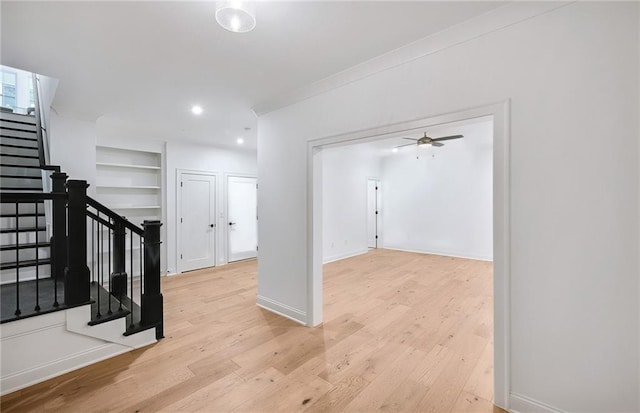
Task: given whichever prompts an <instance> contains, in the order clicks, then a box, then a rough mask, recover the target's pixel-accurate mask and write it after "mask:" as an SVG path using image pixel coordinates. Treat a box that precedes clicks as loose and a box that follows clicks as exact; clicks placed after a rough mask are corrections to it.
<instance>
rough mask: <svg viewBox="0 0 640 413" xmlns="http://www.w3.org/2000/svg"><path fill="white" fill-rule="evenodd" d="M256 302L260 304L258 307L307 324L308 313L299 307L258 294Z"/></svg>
mask: <svg viewBox="0 0 640 413" xmlns="http://www.w3.org/2000/svg"><path fill="white" fill-rule="evenodd" d="M256 304H257V305H258V307H261V308H264V309H265V310H268V311H271V312H272V313H276V314H278V315H281V316H282V317H286V318H288V319H289V320H292V321H295V322H296V323H300V324H302V325H306V324H307V313H305V312H304V311H300V310H298V309H297V308H293V307H290V306H288V305H286V304H282V303H281V302H278V301H276V300H272V299H270V298H267V297H263V296H261V295H258V299H257V302H256Z"/></svg>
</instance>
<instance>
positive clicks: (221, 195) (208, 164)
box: [166, 141, 262, 274]
mask: <svg viewBox="0 0 640 413" xmlns="http://www.w3.org/2000/svg"><path fill="white" fill-rule="evenodd" d="M166 151H167V225H166V226H167V250H168V251H167V272H168V273H169V274H172V273H175V272H177V255H176V248H177V241H176V237H177V233H176V213H177V194H176V176H177V171H178V170H179V169H182V170H188V171H208V172H214V173H216V175H217V176H216V192H217V193H216V203H217V206H216V211H217V214H218V222H217V225H216V227H217V231H216V250H217V251H216V262H217V265H221V264H225V263H226V262H227V248H226V246H227V225H226V224H227V214H226V210H227V205H226V176H225V174H233V173H238V174H242V175H253V176H257V159H256V153H255V151H250V150H230V149H220V148H215V147H211V146H205V145H198V144H191V143H185V142H173V141H170V142H167V150H166ZM260 253H262V251H260Z"/></svg>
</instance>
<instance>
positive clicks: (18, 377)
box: [0, 343, 132, 396]
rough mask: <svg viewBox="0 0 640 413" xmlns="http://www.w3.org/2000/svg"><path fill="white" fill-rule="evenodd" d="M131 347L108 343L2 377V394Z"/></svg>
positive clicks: (78, 367) (100, 359)
mask: <svg viewBox="0 0 640 413" xmlns="http://www.w3.org/2000/svg"><path fill="white" fill-rule="evenodd" d="M131 350H132V349H131V347H124V346H121V345H119V344H114V343H107V344H103V345H100V346H98V347H94V348H92V349H89V350H87V351H83V352H80V353H76V354H73V355H71V356H68V357H65V358H61V359H58V360H55V361H52V362H50V363H46V364H41V365H39V366H36V367H33V368H30V369H26V370H23V371H19V372H16V373H14V374H10V375H7V376H4V377H2V381H1V383H2V384H1V385H0V388H1V389H2V393H1V394H2V395H3V396H4V395H5V394H8V393H12V392H14V391H17V390H20V389H24V388H25V387H29V386H33V385H34V384H37V383H41V382H43V381H46V380H49V379H52V378H54V377H58V376H61V375H63V374H65V373H68V372H70V371H74V370H78V369H81V368H83V367H86V366H89V365H91V364H95V363H98V362H100V361H103V360H106V359H109V358H111V357H115V356H118V355H120V354H124V353H127V352H129V351H131Z"/></svg>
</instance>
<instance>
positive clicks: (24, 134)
mask: <svg viewBox="0 0 640 413" xmlns="http://www.w3.org/2000/svg"><path fill="white" fill-rule="evenodd" d="M4 126H6V127H8V128H15V129H20V130H11V129H0V133H1V134H2V137H3V138H6V139H10V138H35V137H36V127H35V125H34V126H29V125H19V126H18V127H17V128H16V126H15V125H11V124H10V123H5V124H4Z"/></svg>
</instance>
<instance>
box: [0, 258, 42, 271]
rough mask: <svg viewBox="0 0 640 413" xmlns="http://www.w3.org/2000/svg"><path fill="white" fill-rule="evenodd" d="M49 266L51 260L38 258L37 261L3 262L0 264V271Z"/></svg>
mask: <svg viewBox="0 0 640 413" xmlns="http://www.w3.org/2000/svg"><path fill="white" fill-rule="evenodd" d="M47 264H51V259H49V258H40V259H39V260H22V261H20V262H18V263H16V262H3V263H2V264H0V270H10V269H13V268H27V267H35V266H36V265H47Z"/></svg>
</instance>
